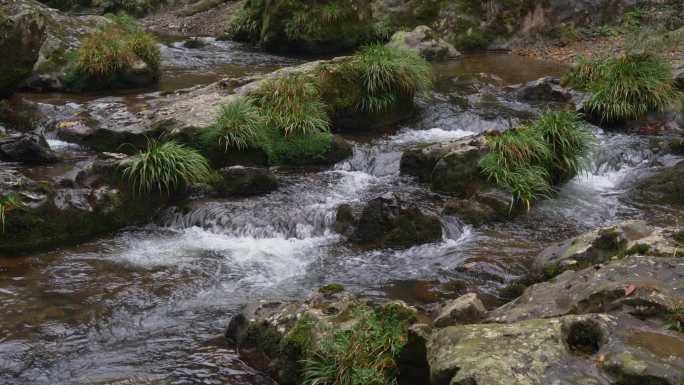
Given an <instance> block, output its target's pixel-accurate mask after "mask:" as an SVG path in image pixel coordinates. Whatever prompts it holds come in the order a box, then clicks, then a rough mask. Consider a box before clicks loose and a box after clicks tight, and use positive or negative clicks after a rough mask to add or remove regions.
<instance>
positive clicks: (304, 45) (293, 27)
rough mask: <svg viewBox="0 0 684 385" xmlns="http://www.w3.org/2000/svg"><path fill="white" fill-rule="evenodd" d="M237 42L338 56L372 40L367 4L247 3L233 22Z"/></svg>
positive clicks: (353, 0) (351, 0)
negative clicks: (339, 53) (332, 53)
mask: <svg viewBox="0 0 684 385" xmlns="http://www.w3.org/2000/svg"><path fill="white" fill-rule="evenodd" d="M232 23H233V24H232V26H231V30H232V31H233V33H232V35H233V37H234V38H236V39H240V40H247V41H251V42H254V43H259V44H261V45H262V46H263V47H265V48H266V49H267V50H270V51H278V52H292V51H298V52H309V53H324V52H341V51H344V50H349V49H352V48H355V47H357V46H358V45H360V44H361V43H363V42H367V41H369V40H371V39H373V35H374V30H373V28H372V19H371V9H370V6H369V3H368V2H367V1H360V0H329V1H325V2H316V3H311V2H305V1H301V0H270V1H264V0H250V1H247V2H246V3H245V8H244V9H243V10H242V11H240V12H239V13H238V14H237V16H236V17H235V18H234V19H233V22H232Z"/></svg>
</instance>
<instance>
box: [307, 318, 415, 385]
mask: <svg viewBox="0 0 684 385" xmlns="http://www.w3.org/2000/svg"><path fill="white" fill-rule="evenodd" d="M354 318H355V319H358V322H357V323H356V324H355V325H354V326H353V327H352V328H351V329H349V330H340V329H336V330H330V331H328V332H327V333H326V334H325V336H324V338H322V340H321V341H319V342H318V344H317V345H318V346H317V349H315V350H314V351H313V352H312V353H311V354H310V357H309V358H307V359H306V360H304V375H303V377H304V382H303V383H304V385H360V384H364V385H389V384H395V383H396V377H397V373H398V370H397V358H398V356H399V354H400V352H401V350H402V348H403V347H404V345H405V344H406V330H407V327H408V322H407V321H406V320H405V319H404V318H403V317H401V315H400V314H397V313H395V312H382V314H379V313H378V312H375V311H373V310H371V309H368V308H365V307H360V308H358V309H356V314H355V315H354Z"/></svg>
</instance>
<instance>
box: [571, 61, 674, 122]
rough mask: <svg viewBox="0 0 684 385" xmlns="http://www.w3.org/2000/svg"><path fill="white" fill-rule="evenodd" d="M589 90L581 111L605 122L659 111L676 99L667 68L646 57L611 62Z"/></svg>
mask: <svg viewBox="0 0 684 385" xmlns="http://www.w3.org/2000/svg"><path fill="white" fill-rule="evenodd" d="M589 89H590V90H591V92H592V95H591V96H590V97H589V99H588V100H587V101H586V102H585V104H584V107H585V109H586V110H587V111H588V112H590V113H592V114H595V115H596V116H598V117H600V119H601V120H602V121H604V122H608V123H612V122H621V121H625V120H630V119H638V118H640V117H642V116H644V115H645V114H647V113H649V112H653V111H662V110H663V109H665V108H666V107H668V106H669V105H670V104H672V102H673V101H674V100H675V99H676V97H677V92H676V90H675V88H674V85H673V82H672V69H671V67H670V66H669V64H668V63H666V62H665V61H664V60H663V59H661V58H659V57H657V56H653V55H649V54H644V55H625V56H621V57H619V58H617V59H614V60H612V61H611V62H610V63H609V64H608V65H607V68H606V69H605V74H604V76H602V77H601V78H600V79H598V80H597V81H594V82H592V83H590V84H589Z"/></svg>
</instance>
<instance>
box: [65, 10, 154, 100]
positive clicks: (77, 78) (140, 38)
mask: <svg viewBox="0 0 684 385" xmlns="http://www.w3.org/2000/svg"><path fill="white" fill-rule="evenodd" d="M111 18H112V20H113V23H111V24H109V25H107V26H105V27H103V28H102V29H100V30H99V31H97V32H95V33H93V34H92V35H91V36H89V37H87V38H85V39H84V40H83V42H82V44H81V47H80V48H79V49H78V51H77V55H76V57H75V60H74V65H73V66H72V69H71V70H70V73H69V74H68V76H67V78H68V79H67V82H68V83H70V84H71V87H72V88H75V89H79V88H88V87H90V86H92V85H93V84H95V85H97V88H99V87H103V88H104V87H110V86H114V85H116V83H117V82H118V81H119V80H120V78H121V77H122V75H123V74H124V73H125V72H126V71H127V70H129V69H130V68H132V67H133V66H134V65H135V64H136V62H138V60H142V61H143V62H144V63H145V64H146V65H147V66H148V67H149V68H150V69H151V70H152V71H154V72H156V73H158V71H159V66H160V61H161V55H160V52H159V47H158V46H157V42H156V40H155V39H154V38H153V37H152V36H151V35H149V34H147V33H145V31H144V30H143V29H142V28H141V27H140V26H139V25H138V24H137V23H136V22H135V21H134V20H133V19H132V18H130V17H128V16H126V15H123V14H120V15H116V16H112V17H111Z"/></svg>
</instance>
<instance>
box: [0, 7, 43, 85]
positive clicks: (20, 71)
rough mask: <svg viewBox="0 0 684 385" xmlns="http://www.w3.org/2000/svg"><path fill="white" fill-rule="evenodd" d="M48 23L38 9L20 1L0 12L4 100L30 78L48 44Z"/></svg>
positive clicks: (1, 74)
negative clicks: (46, 41) (20, 3)
mask: <svg viewBox="0 0 684 385" xmlns="http://www.w3.org/2000/svg"><path fill="white" fill-rule="evenodd" d="M45 29H46V20H45V17H44V16H43V14H41V13H40V12H38V10H37V9H35V8H23V7H21V6H20V5H18V4H17V2H16V1H10V2H9V3H8V4H5V3H3V5H2V8H0V52H2V57H0V97H1V96H8V95H9V94H10V93H11V92H12V90H13V89H14V88H15V87H17V86H18V85H19V84H21V82H22V81H24V80H25V79H26V78H28V77H29V76H30V75H31V73H32V71H33V66H34V64H35V63H36V61H37V60H38V57H39V53H40V49H41V46H42V45H43V41H44V40H45V35H44V32H45Z"/></svg>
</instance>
